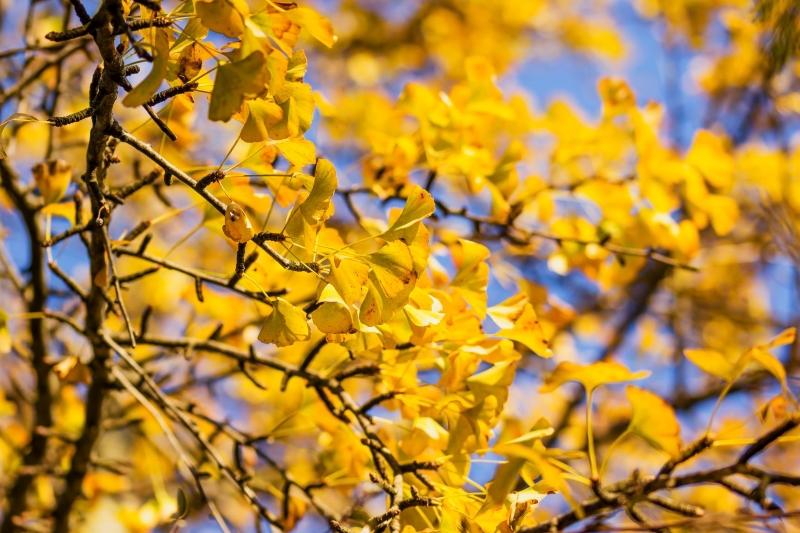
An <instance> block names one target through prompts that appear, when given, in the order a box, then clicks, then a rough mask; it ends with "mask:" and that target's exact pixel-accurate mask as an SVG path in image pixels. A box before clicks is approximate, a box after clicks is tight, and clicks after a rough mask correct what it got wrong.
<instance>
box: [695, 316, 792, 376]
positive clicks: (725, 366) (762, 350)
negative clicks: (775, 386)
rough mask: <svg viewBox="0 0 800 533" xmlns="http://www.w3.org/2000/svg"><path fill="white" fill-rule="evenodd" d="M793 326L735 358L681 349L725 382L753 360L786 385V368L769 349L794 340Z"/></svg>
mask: <svg viewBox="0 0 800 533" xmlns="http://www.w3.org/2000/svg"><path fill="white" fill-rule="evenodd" d="M795 336H796V330H795V328H787V329H785V330H783V331H781V332H780V333H779V334H778V335H776V336H775V337H774V338H773V339H772V340H770V341H769V342H768V343H766V344H757V345H755V346H753V347H751V348H750V349H748V350H745V351H744V352H743V353H742V354H741V355H740V356H739V357H738V358H737V359H735V360H733V359H729V358H728V357H726V356H725V355H723V354H722V353H720V352H718V351H716V350H707V349H697V348H688V349H686V350H684V351H683V353H684V355H685V356H686V358H687V359H689V360H690V361H691V362H692V363H694V364H695V365H697V366H698V367H699V368H700V369H701V370H703V371H704V372H706V373H708V374H711V375H712V376H717V377H718V378H721V379H723V380H725V381H726V382H727V383H729V384H730V383H733V382H735V381H736V380H737V379H739V377H740V376H741V375H742V373H743V372H744V371H745V370H746V368H747V365H748V364H750V363H751V362H755V363H757V364H759V365H761V366H762V367H763V368H764V369H765V370H767V371H768V372H770V373H771V374H772V375H773V376H775V377H776V378H777V379H778V381H780V382H781V385H782V386H783V387H784V388H785V387H786V370H785V369H784V368H783V365H782V364H781V362H780V361H779V360H778V359H776V358H775V357H774V356H773V355H772V354H770V353H769V350H770V349H773V348H778V347H780V346H785V345H787V344H791V343H793V342H794V340H795Z"/></svg>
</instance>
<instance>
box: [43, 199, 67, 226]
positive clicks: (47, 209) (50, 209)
mask: <svg viewBox="0 0 800 533" xmlns="http://www.w3.org/2000/svg"><path fill="white" fill-rule="evenodd" d="M41 212H42V213H44V214H46V215H52V216H54V217H59V218H63V219H64V220H66V221H68V222H69V224H70V226H74V225H75V204H73V203H72V202H62V203H56V204H47V205H46V206H44V207H43V208H42V211H41Z"/></svg>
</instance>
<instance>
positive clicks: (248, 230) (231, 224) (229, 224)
mask: <svg viewBox="0 0 800 533" xmlns="http://www.w3.org/2000/svg"><path fill="white" fill-rule="evenodd" d="M222 232H223V233H224V234H225V236H226V237H228V238H229V239H230V240H232V241H235V242H240V243H241V242H247V241H249V240H250V239H252V238H253V234H254V231H253V225H252V224H251V223H250V219H249V218H248V217H247V213H246V212H245V210H244V209H243V208H242V206H240V205H239V204H237V203H236V202H231V203H230V204H228V207H227V208H226V209H225V224H224V225H223V226H222Z"/></svg>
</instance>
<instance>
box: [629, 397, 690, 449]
mask: <svg viewBox="0 0 800 533" xmlns="http://www.w3.org/2000/svg"><path fill="white" fill-rule="evenodd" d="M625 394H626V396H627V397H628V401H629V402H630V404H631V407H632V408H633V415H632V417H631V422H630V424H629V425H628V431H631V432H632V433H635V434H636V435H639V436H640V437H642V438H643V439H644V440H646V441H647V442H648V443H649V444H650V445H651V446H653V447H655V448H658V449H659V450H663V451H665V452H667V453H668V454H670V455H671V456H672V457H675V456H677V455H678V454H679V453H680V449H681V427H680V424H678V418H677V417H676V416H675V411H674V410H673V409H672V407H671V406H670V405H669V404H668V403H667V402H665V401H664V400H663V399H661V398H660V397H659V396H657V395H656V394H654V393H652V392H650V391H648V390H645V389H641V388H639V387H634V386H633V385H628V386H627V387H626V388H625Z"/></svg>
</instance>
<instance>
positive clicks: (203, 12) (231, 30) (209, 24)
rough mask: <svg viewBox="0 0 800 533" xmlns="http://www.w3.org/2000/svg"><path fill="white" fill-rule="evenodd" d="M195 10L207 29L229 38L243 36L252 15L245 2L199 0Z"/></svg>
mask: <svg viewBox="0 0 800 533" xmlns="http://www.w3.org/2000/svg"><path fill="white" fill-rule="evenodd" d="M195 9H196V10H197V15H198V16H199V17H200V20H201V21H202V22H203V25H204V26H205V27H206V28H208V29H209V30H211V31H215V32H217V33H221V34H223V35H226V36H228V37H238V36H239V35H241V34H242V32H243V31H244V21H245V18H247V16H248V15H249V14H250V8H249V7H248V5H247V2H246V1H245V0H198V1H197V2H195Z"/></svg>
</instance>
